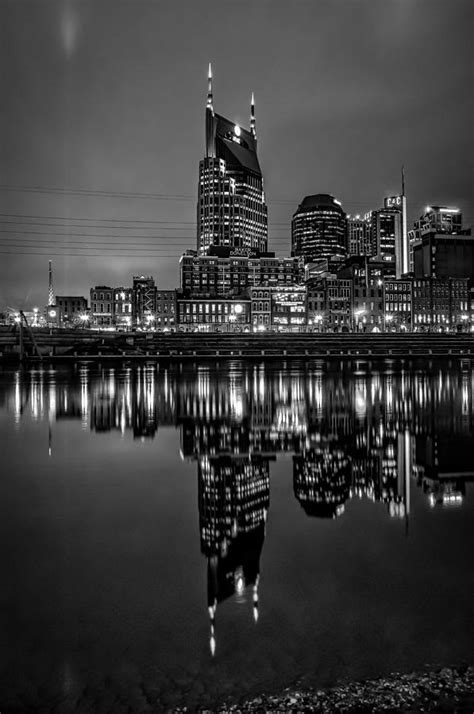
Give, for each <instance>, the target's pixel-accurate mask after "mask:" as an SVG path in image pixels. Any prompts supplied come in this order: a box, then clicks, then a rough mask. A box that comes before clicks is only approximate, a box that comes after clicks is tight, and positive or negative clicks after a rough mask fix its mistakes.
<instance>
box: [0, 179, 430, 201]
mask: <svg viewBox="0 0 474 714" xmlns="http://www.w3.org/2000/svg"><path fill="white" fill-rule="evenodd" d="M0 190H3V191H13V192H25V193H53V194H54V193H57V194H59V195H63V196H64V195H66V196H73V195H78V196H92V197H94V196H99V197H105V198H132V199H134V198H137V199H151V200H159V201H194V202H195V201H196V200H197V197H196V196H195V195H193V196H190V195H188V194H165V193H148V192H145V191H143V192H139V191H136V192H133V191H111V190H107V189H92V188H69V187H59V186H26V185H13V184H0ZM426 200H427V199H426V198H423V199H422V201H415V200H414V199H413V198H412V197H410V205H413V204H414V203H419V204H420V203H421V204H424V205H426ZM430 201H431V204H433V203H434V204H435V205H438V204H440V202H439V201H435V200H434V199H430ZM266 203H268V204H281V205H293V206H298V205H299V204H300V203H301V198H287V199H286V198H285V199H284V198H275V199H270V200H268V201H266ZM367 203H368V202H367V201H344V205H345V206H367ZM441 203H442V202H441ZM440 205H441V204H440Z"/></svg>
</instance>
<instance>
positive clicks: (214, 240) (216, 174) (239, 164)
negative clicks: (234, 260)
mask: <svg viewBox="0 0 474 714" xmlns="http://www.w3.org/2000/svg"><path fill="white" fill-rule="evenodd" d="M205 123H206V153H205V157H204V158H203V159H202V161H201V162H200V164H199V186H198V205H197V250H198V252H200V253H205V252H207V250H208V249H209V248H210V247H211V246H224V247H231V248H239V249H242V250H249V251H251V250H257V251H261V252H265V251H266V250H267V242H268V235H267V234H268V217H267V215H268V212H267V205H266V203H265V192H264V188H263V176H262V171H261V169H260V164H259V161H258V157H257V133H256V124H255V104H254V100H253V95H252V101H251V106H250V129H244V128H242V127H240V126H239V125H238V124H236V123H235V122H232V121H230V120H229V119H226V118H225V117H223V116H221V115H220V114H217V113H216V112H214V99H213V92H212V72H211V67H210V65H209V75H208V95H207V106H206V115H205Z"/></svg>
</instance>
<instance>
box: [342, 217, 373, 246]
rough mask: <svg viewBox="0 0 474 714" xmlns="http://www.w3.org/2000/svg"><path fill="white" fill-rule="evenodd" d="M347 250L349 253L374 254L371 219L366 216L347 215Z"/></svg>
mask: <svg viewBox="0 0 474 714" xmlns="http://www.w3.org/2000/svg"><path fill="white" fill-rule="evenodd" d="M347 252H348V254H349V255H372V241H371V232H370V220H369V219H368V217H366V216H359V215H357V216H351V215H348V216H347Z"/></svg>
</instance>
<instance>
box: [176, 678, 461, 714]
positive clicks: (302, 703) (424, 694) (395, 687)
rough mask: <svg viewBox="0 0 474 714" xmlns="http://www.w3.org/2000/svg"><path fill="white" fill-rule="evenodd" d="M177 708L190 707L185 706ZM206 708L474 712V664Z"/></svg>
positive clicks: (288, 691) (350, 712)
mask: <svg viewBox="0 0 474 714" xmlns="http://www.w3.org/2000/svg"><path fill="white" fill-rule="evenodd" d="M175 711H176V712H184V711H187V709H186V708H184V709H183V708H182V709H177V710H175ZM201 711H202V712H203V714H204V713H205V712H209V713H211V712H212V713H213V712H236V714H238V713H239V712H262V713H263V712H321V713H324V714H329V713H331V712H341V713H342V712H344V713H347V714H355V713H356V712H357V714H365V713H366V712H367V713H369V712H371V713H373V714H376V712H382V711H384V712H393V713H395V712H442V713H444V714H454V712H457V713H458V714H460V713H461V712H474V666H469V667H468V666H463V667H455V668H454V667H444V668H443V669H439V670H427V671H425V672H419V673H412V674H391V675H389V676H388V677H380V678H378V679H372V680H367V681H363V682H350V683H346V684H340V685H339V686H336V687H333V688H331V689H325V690H323V689H300V688H298V687H297V686H294V687H289V688H287V689H285V690H284V691H283V692H282V693H280V694H277V695H271V696H268V695H262V696H258V697H255V698H254V699H250V700H248V701H245V702H241V703H239V704H223V705H222V706H219V707H217V709H203V710H201Z"/></svg>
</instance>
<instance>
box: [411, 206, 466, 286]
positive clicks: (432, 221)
mask: <svg viewBox="0 0 474 714" xmlns="http://www.w3.org/2000/svg"><path fill="white" fill-rule="evenodd" d="M436 234H445V235H469V234H470V231H469V230H466V229H463V217H462V213H461V211H460V210H459V208H455V207H454V206H427V207H426V209H425V212H424V213H423V214H422V215H421V216H420V218H419V219H418V220H417V221H415V223H414V226H413V229H412V230H411V231H409V242H410V270H411V271H412V272H414V271H415V259H414V253H415V247H420V246H422V244H423V238H424V237H425V236H429V235H436ZM421 252H422V253H423V250H422V249H421ZM417 260H418V265H417V270H418V273H419V274H418V277H423V276H422V275H421V273H420V270H421V268H420V260H421V261H423V259H422V258H420V253H418V259H417Z"/></svg>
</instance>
